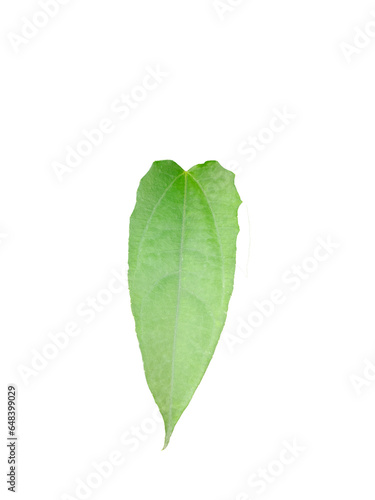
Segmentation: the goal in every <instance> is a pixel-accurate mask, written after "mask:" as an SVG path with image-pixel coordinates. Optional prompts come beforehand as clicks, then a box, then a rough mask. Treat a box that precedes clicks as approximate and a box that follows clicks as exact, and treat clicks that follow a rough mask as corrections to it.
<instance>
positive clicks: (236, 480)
mask: <svg viewBox="0 0 375 500" xmlns="http://www.w3.org/2000/svg"><path fill="white" fill-rule="evenodd" d="M224 3H225V1H224ZM229 3H230V2H229ZM229 3H228V5H229ZM231 3H232V4H233V5H234V4H237V5H236V6H233V7H230V8H229V9H228V11H226V12H224V13H223V14H222V15H221V16H220V12H219V11H218V10H217V8H216V9H215V7H214V5H213V3H212V0H189V1H188V2H182V1H176V0H160V1H153V0H138V1H133V2H129V1H122V2H119V1H116V0H106V1H103V0H102V1H99V0H71V1H70V2H67V3H66V5H60V6H59V11H58V12H57V14H56V15H55V16H54V17H53V18H51V19H48V20H47V23H46V26H44V27H42V28H38V29H37V33H36V34H35V33H34V36H33V37H32V38H29V40H27V39H24V40H26V41H24V43H22V44H21V45H19V46H18V49H19V50H18V52H17V51H16V50H15V49H16V48H17V47H15V44H14V42H13V45H12V42H11V39H10V37H9V36H10V34H12V33H13V34H16V35H18V36H22V29H23V27H24V23H25V22H26V21H25V19H24V17H26V18H27V19H29V20H30V19H31V20H32V19H33V16H35V13H37V12H40V10H41V8H40V7H39V5H38V2H36V1H34V0H18V1H17V2H15V1H13V0H2V2H1V7H0V19H1V21H0V24H1V33H2V43H1V47H0V52H1V68H2V79H1V87H2V88H1V94H0V99H1V109H2V112H1V139H2V147H1V151H0V154H1V171H0V172H1V173H0V235H1V236H0V276H1V278H0V283H1V285H0V304H1V316H0V323H1V324H0V328H1V360H0V361H1V387H2V391H1V394H2V396H1V408H2V410H3V411H2V415H3V417H2V419H1V425H2V426H3V432H2V436H3V440H2V452H1V458H2V462H1V463H2V469H1V470H2V478H1V482H2V484H1V489H2V491H3V492H4V491H6V488H7V486H6V484H5V482H6V471H7V465H6V431H7V429H6V392H7V391H6V388H7V386H8V385H9V384H10V383H14V384H17V386H18V393H19V394H18V435H19V442H18V479H19V481H18V495H19V498H21V499H25V500H29V499H34V498H35V499H38V500H51V499H61V500H66V499H70V500H71V499H72V498H76V499H78V498H84V497H85V495H84V494H83V493H86V498H95V499H97V500H100V499H107V498H111V499H112V500H120V499H124V498H131V499H132V500H145V499H151V498H162V499H164V500H172V499H173V500H175V499H177V498H178V499H179V500H185V499H186V500H187V499H189V500H191V499H192V498H194V499H195V500H206V499H212V500H232V499H233V500H237V499H239V500H247V499H248V498H251V499H254V498H258V497H259V496H260V495H259V491H260V490H261V489H262V490H263V489H264V490H265V491H264V492H263V493H262V495H263V496H264V498H269V499H275V500H276V499H278V500H279V499H282V500H284V499H285V500H286V499H288V500H294V499H295V500H297V499H298V500H300V499H301V498H303V499H304V500H310V499H311V500H312V499H314V500H315V499H316V498H327V499H331V498H340V499H353V498H361V500H367V499H369V500H370V499H373V498H374V494H375V486H374V481H373V473H374V465H375V458H374V447H375V434H374V420H375V405H374V396H375V381H374V376H375V373H374V371H373V370H372V369H371V365H370V364H369V363H370V362H374V363H375V336H374V332H375V320H374V315H373V301H374V281H375V270H374V255H375V238H374V205H375V200H374V175H373V171H374V157H375V153H374V115H375V100H374V89H375V72H374V57H375V39H374V37H373V36H372V38H369V37H367V38H366V35H365V38H364V39H363V35H362V38H361V36H359V35H358V33H360V32H359V31H356V27H359V28H361V29H364V28H365V27H366V26H367V29H368V30H370V31H371V30H372V31H373V32H375V26H374V25H371V24H368V23H371V22H372V21H375V14H374V16H372V15H371V11H375V4H373V3H372V4H371V3H368V2H366V1H362V0H328V1H327V0H316V1H315V2H303V1H301V0H283V1H280V0H262V1H261V0H243V1H242V2H240V1H237V2H236V1H233V0H232V2H231ZM37 22H38V21H37ZM40 22H41V23H43V16H42V18H40ZM370 31H369V32H370ZM356 34H357V35H356ZM11 36H13V35H11ZM355 36H357V38H356V39H355ZM343 42H346V43H348V44H352V46H353V47H354V49H352V50H353V53H352V55H351V56H349V57H348V55H347V57H345V54H344V52H343V50H344V47H346V49H347V50H348V48H347V46H343V45H342V43H343ZM355 44H356V45H355ZM150 67H151V68H153V69H157V68H159V70H161V71H162V72H164V73H166V74H167V76H165V77H163V81H162V82H161V83H160V84H158V85H157V86H156V88H155V89H154V90H152V91H148V92H147V95H146V96H143V97H145V98H144V99H143V101H142V102H139V103H138V104H137V105H136V107H134V109H132V110H131V112H130V113H129V116H128V117H127V118H126V119H124V120H121V119H120V116H119V114H116V112H115V111H113V109H111V106H112V105H113V102H114V101H116V99H118V98H119V96H121V94H123V93H124V94H125V95H126V94H131V93H133V95H141V94H137V92H141V91H140V90H139V85H141V84H142V82H143V80H144V77H145V75H146V74H147V71H148V70H149V68H150ZM147 68H148V69H147ZM137 89H138V90H137ZM143 97H142V98H143ZM285 109H286V110H287V112H288V113H289V114H291V115H293V119H291V120H290V123H289V124H288V125H286V126H285V127H284V129H283V130H282V131H280V132H278V133H276V134H275V136H274V137H273V138H272V140H270V141H269V143H268V144H266V145H265V146H264V149H262V151H258V152H257V154H256V156H255V158H254V159H253V161H247V158H246V156H245V155H243V154H241V152H240V149H239V148H241V147H242V148H243V141H246V140H247V138H248V137H251V136H254V137H257V136H258V134H260V133H261V134H262V133H264V134H267V132H264V131H263V132H261V131H262V129H263V128H264V127H268V126H269V124H270V122H271V120H272V118H273V117H274V116H275V110H277V111H278V112H281V111H283V110H285ZM103 118H104V119H110V120H112V124H113V127H114V129H113V131H112V133H111V134H108V135H107V136H106V137H105V140H104V141H103V142H102V144H100V145H99V146H97V147H95V148H93V151H92V153H91V154H90V155H88V156H87V157H86V158H84V160H83V161H82V163H81V164H80V165H79V166H77V167H76V168H75V169H74V170H73V171H72V172H69V173H66V174H64V175H63V178H62V180H61V182H59V179H58V177H57V175H56V172H55V170H54V168H53V165H55V163H54V162H56V161H58V162H61V163H64V161H65V155H66V147H67V146H70V147H73V148H75V147H76V146H77V143H78V142H79V141H80V140H82V131H83V130H84V129H86V130H91V129H94V128H96V127H97V126H98V124H99V122H100V121H101V120H102V119H103ZM278 124H279V126H280V122H278ZM264 137H265V136H264ZM267 137H268V138H269V137H270V136H269V135H268V136H267ZM241 145H242V146H241ZM249 154H250V153H249ZM253 156H254V154H253ZM161 159H173V160H174V161H176V162H177V163H179V164H180V165H181V166H182V167H183V168H186V169H188V168H190V167H191V166H193V165H195V164H196V163H202V162H204V161H206V160H218V161H219V162H220V163H222V164H223V165H224V166H228V165H229V166H230V165H231V166H234V167H233V168H235V169H236V171H237V178H236V184H237V186H238V190H239V192H240V195H241V197H242V200H243V202H244V205H243V207H242V208H241V216H240V217H241V236H240V238H239V240H238V246H239V249H238V257H239V261H238V263H239V266H238V269H237V274H236V283H235V292H234V294H233V297H232V300H231V304H230V310H229V314H228V321H227V324H226V327H225V330H224V333H223V335H222V339H221V341H220V343H219V346H218V349H217V351H216V353H215V356H214V358H213V360H212V363H211V365H210V367H209V369H208V371H207V373H206V376H205V377H204V379H203V382H202V384H201V386H200V387H199V389H198V390H197V392H196V394H195V396H194V398H193V400H192V402H191V404H190V405H189V407H188V409H187V410H186V412H185V414H184V415H183V416H182V418H181V420H180V422H179V423H178V425H177V427H176V430H175V432H174V434H173V436H172V439H171V443H170V445H169V447H168V448H167V450H166V451H163V452H161V451H160V450H161V448H162V444H163V428H162V425H161V424H160V423H158V422H156V420H155V417H157V412H155V404H154V402H153V399H152V396H151V394H150V392H149V390H148V387H147V385H146V382H145V377H144V373H143V367H142V362H141V356H140V352H139V348H138V344H137V340H136V335H135V331H134V322H133V318H132V315H131V311H130V305H129V296H128V293H127V289H126V284H125V286H123V289H122V293H119V294H117V295H115V296H113V300H110V301H109V303H108V305H107V306H105V307H104V308H103V311H101V312H100V313H97V314H96V315H95V318H94V319H93V320H92V321H91V322H89V323H88V322H86V321H85V319H86V320H87V319H88V318H87V317H86V318H85V317H83V316H79V315H78V313H77V308H79V307H80V306H81V307H82V303H84V302H86V301H87V300H88V298H89V297H94V298H95V297H96V296H97V295H98V294H99V295H100V297H104V296H105V292H102V290H103V289H106V288H107V287H108V285H109V283H112V281H111V280H112V278H113V275H112V272H113V271H115V272H116V271H117V272H118V273H120V274H121V273H126V267H127V239H128V221H129V216H130V214H131V212H132V210H133V207H134V203H135V195H136V189H137V187H138V184H139V180H140V178H141V177H142V176H143V175H144V174H145V173H146V171H147V170H148V169H149V167H150V166H151V164H152V162H153V161H155V160H161ZM247 213H248V215H249V220H250V226H249V224H248V222H247ZM249 227H250V229H249ZM249 231H250V234H251V247H250V255H249V259H248V256H247V252H248V239H249ZM319 238H322V239H323V240H325V241H327V239H328V240H331V242H333V243H334V244H335V247H337V248H335V249H334V250H333V251H332V253H331V254H329V255H328V254H327V255H328V256H329V258H327V259H326V260H325V261H324V262H319V263H317V265H316V266H315V267H314V261H313V260H311V259H309V258H310V257H313V256H314V252H315V250H316V248H317V246H319V243H318V239H319ZM338 247H339V248H338ZM321 255H323V254H322V253H321ZM247 259H248V260H249V261H248V269H247V272H246V267H247ZM306 259H308V260H307V261H306ZM301 263H302V264H303V263H304V264H303V265H306V266H312V267H311V269H312V268H314V271H311V269H310V268H309V269H310V271H311V272H310V274H308V273H307V274H306V273H305V274H303V276H304V278H300V279H299V280H298V279H297V280H296V283H297V282H298V281H299V285H300V286H298V288H297V284H296V289H295V290H292V289H291V288H293V287H291V284H290V283H289V284H288V283H287V281H288V279H287V278H286V274H285V273H288V272H289V273H290V272H291V271H290V270H291V269H292V266H295V265H297V266H298V265H301ZM294 269H295V268H294ZM287 276H289V277H290V275H287ZM117 286H120V284H119V282H117ZM274 289H279V290H281V292H282V293H283V296H284V297H285V300H284V302H283V304H282V305H278V306H277V307H275V310H274V311H273V312H272V314H269V317H268V318H265V317H264V318H263V319H262V325H261V326H259V327H257V328H255V329H254V331H253V333H252V334H251V335H250V334H249V329H248V328H247V329H246V327H245V326H244V324H247V325H248V316H249V314H250V313H251V312H252V311H254V307H255V306H254V301H257V300H258V301H262V300H265V299H269V297H270V295H271V293H272V291H273V290H274ZM103 294H104V295H103ZM107 298H108V295H107ZM70 322H76V323H77V324H78V326H79V328H80V333H79V334H78V335H77V336H76V337H75V338H70V339H68V343H67V345H66V346H65V348H64V349H60V350H59V351H58V352H57V353H56V352H55V353H54V355H55V357H54V359H50V360H48V361H46V362H45V366H44V368H43V369H41V370H40V371H38V370H35V371H34V372H33V374H32V375H30V373H31V372H29V376H25V375H23V376H22V372H23V373H25V372H24V370H25V369H29V370H31V369H32V363H34V364H35V360H34V357H35V352H36V351H38V352H39V353H41V352H43V349H46V346H47V345H48V344H50V343H51V339H50V336H49V334H57V333H59V332H61V331H63V330H64V328H65V326H66V324H67V323H70ZM240 325H242V329H241V327H240ZM244 332H245V335H244ZM246 332H247V333H246ZM241 335H242V336H246V337H247V338H246V339H243V338H241ZM63 337H64V336H61V338H63ZM228 339H231V340H232V341H233V339H237V343H236V345H235V347H234V348H232V349H230V343H229V342H228ZM35 350H36V351H35ZM47 350H48V347H47ZM52 354H53V353H52ZM366 360H367V361H366ZM366 367H367V368H366ZM356 377H357V378H356ZM359 377H362V378H359ZM137 427H139V428H140V431H139V432H140V434H139V437H133V438H132V439H129V436H130V435H131V434H132V433H135V432H138V431H137V430H136V428H137ZM126 433H128V434H126ZM124 435H125V438H124ZM285 440H287V441H288V442H289V443H293V440H294V441H295V442H296V443H298V447H299V449H301V450H302V449H303V451H299V452H298V453H296V454H297V455H298V456H297V457H295V460H291V456H290V455H289V459H290V460H289V461H290V462H291V463H290V464H288V465H283V464H281V462H276V463H275V460H276V461H278V460H279V458H280V456H285V453H283V450H284V449H285ZM116 450H117V451H118V454H119V456H121V458H122V461H123V463H122V465H116V466H114V467H113V468H114V470H113V472H112V473H108V474H107V475H108V477H107V478H105V479H103V478H101V477H100V476H95V475H94V476H92V474H93V473H95V467H94V465H93V463H94V462H96V463H100V462H104V461H107V460H108V459H109V457H110V456H111V457H113V455H112V454H113V452H115V451H116ZM280 454H281V455H280ZM117 458H118V457H117ZM262 467H263V468H265V469H266V470H270V471H271V476H270V481H269V482H268V483H264V484H266V486H265V487H264V488H261V487H260V486H259V487H258V488H254V486H252V485H251V481H250V482H249V480H248V479H249V478H250V477H251V476H252V475H254V474H256V475H257V474H259V473H261V472H259V471H260V469H261V468H262ZM272 471H274V472H277V474H279V476H278V477H275V476H276V474H274V475H272V474H273V473H272ZM98 477H99V479H98ZM253 477H254V476H253ZM271 480H272V482H271ZM80 481H82V482H85V483H86V484H87V481H89V482H90V481H91V484H93V483H95V481H97V482H101V485H100V486H99V487H95V488H90V490H87V491H86V492H82V491H78V492H77V486H78V484H81V485H82V483H80ZM95 486H96V484H95ZM7 494H8V492H7ZM9 495H10V493H9ZM68 495H69V496H68Z"/></svg>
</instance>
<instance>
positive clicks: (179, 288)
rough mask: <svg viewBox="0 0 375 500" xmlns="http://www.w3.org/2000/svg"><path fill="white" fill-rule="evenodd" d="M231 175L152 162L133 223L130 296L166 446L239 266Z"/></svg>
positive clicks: (209, 165)
mask: <svg viewBox="0 0 375 500" xmlns="http://www.w3.org/2000/svg"><path fill="white" fill-rule="evenodd" d="M240 204H241V200H240V197H239V195H238V193H237V190H236V188H235V186H234V174H233V173H232V172H230V171H228V170H226V169H224V168H223V167H222V166H220V165H219V163H217V162H215V161H209V162H206V163H204V164H202V165H196V166H195V167H193V168H191V169H190V170H189V171H188V172H186V171H185V170H183V169H182V168H181V167H179V166H178V165H177V164H176V163H175V162H173V161H169V160H166V161H158V162H155V163H154V164H153V165H152V167H151V169H150V170H149V172H148V173H147V174H146V175H145V176H144V177H143V179H142V180H141V183H140V186H139V189H138V192H137V203H136V206H135V208H134V212H133V214H132V216H131V218H130V236H129V275H128V277H129V290H130V296H131V303H132V311H133V315H134V318H135V325H136V331H137V335H138V340H139V345H140V349H141V352H142V358H143V364H144V369H145V374H146V379H147V383H148V385H149V388H150V390H151V392H152V394H153V396H154V399H155V401H156V403H157V405H158V407H159V409H160V412H161V414H162V416H163V420H164V425H165V444H164V448H165V447H166V446H167V445H168V443H169V439H170V437H171V435H172V432H173V429H174V427H175V425H176V423H177V421H178V420H179V418H180V417H181V415H182V413H183V411H184V410H185V408H186V407H187V405H188V404H189V402H190V400H191V398H192V396H193V394H194V392H195V390H196V388H197V387H198V385H199V383H200V381H201V380H202V377H203V375H204V373H205V371H206V369H207V366H208V364H209V362H210V360H211V358H212V356H213V353H214V351H215V348H216V345H217V342H218V340H219V337H220V334H221V332H222V329H223V327H224V323H225V320H226V315H227V310H228V304H229V299H230V296H231V294H232V290H233V280H234V271H235V265H236V239H237V234H238V231H239V227H238V221H237V212H238V207H239V205H240Z"/></svg>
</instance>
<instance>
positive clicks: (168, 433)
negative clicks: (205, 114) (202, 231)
mask: <svg viewBox="0 0 375 500" xmlns="http://www.w3.org/2000/svg"><path fill="white" fill-rule="evenodd" d="M184 173H185V187H184V207H183V211H182V228H181V245H180V259H179V268H178V289H177V307H176V321H175V327H174V333H173V348H172V366H171V392H170V394H171V395H170V399H169V414H168V430H167V432H166V439H168V440H169V436H170V433H171V425H172V407H173V386H174V360H175V354H176V338H177V328H178V317H179V311H180V298H181V274H182V273H181V270H182V261H183V250H184V240H185V219H186V195H187V172H184Z"/></svg>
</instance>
